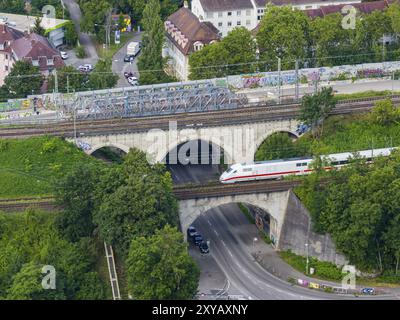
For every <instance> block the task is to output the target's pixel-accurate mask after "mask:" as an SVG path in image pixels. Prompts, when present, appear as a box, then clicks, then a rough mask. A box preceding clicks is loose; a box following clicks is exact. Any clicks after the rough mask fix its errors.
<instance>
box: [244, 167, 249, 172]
mask: <svg viewBox="0 0 400 320" xmlns="http://www.w3.org/2000/svg"><path fill="white" fill-rule="evenodd" d="M250 171H251V168H245V169H243V172H250Z"/></svg>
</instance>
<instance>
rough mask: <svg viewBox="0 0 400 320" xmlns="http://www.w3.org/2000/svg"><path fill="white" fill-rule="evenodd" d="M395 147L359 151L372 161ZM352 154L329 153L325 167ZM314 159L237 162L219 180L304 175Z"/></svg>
mask: <svg viewBox="0 0 400 320" xmlns="http://www.w3.org/2000/svg"><path fill="white" fill-rule="evenodd" d="M394 149H397V148H383V149H374V150H363V151H358V152H357V153H358V154H359V156H360V157H362V158H366V159H367V161H372V159H373V158H375V157H379V156H388V155H390V153H391V152H392V150H394ZM352 155H353V154H352V153H350V152H345V153H335V154H330V155H327V156H326V157H327V159H328V161H329V162H330V164H329V165H328V166H326V167H324V169H325V170H330V169H332V168H333V167H342V166H344V165H346V164H347V163H348V161H349V158H350V157H351V156H352ZM313 160H314V159H313V158H309V157H304V158H292V159H284V160H271V161H261V162H253V163H237V164H233V165H232V166H231V167H230V168H229V169H228V170H227V171H225V172H224V173H223V174H222V175H221V177H220V178H219V181H220V182H222V183H235V182H239V181H251V180H262V179H277V178H281V177H283V176H288V175H304V174H308V173H311V172H312V171H313V169H311V168H310V164H311V162H312V161H313Z"/></svg>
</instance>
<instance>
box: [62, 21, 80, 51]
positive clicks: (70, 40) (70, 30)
mask: <svg viewBox="0 0 400 320" xmlns="http://www.w3.org/2000/svg"><path fill="white" fill-rule="evenodd" d="M64 28H65V33H64V36H65V44H66V45H68V46H70V47H75V46H76V44H77V43H78V33H77V32H76V29H75V25H74V24H73V22H71V21H69V22H68V23H66V24H65V26H64Z"/></svg>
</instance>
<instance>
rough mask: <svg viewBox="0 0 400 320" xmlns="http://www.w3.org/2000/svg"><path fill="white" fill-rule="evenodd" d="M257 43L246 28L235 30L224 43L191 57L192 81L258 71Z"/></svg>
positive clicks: (197, 52)
mask: <svg viewBox="0 0 400 320" xmlns="http://www.w3.org/2000/svg"><path fill="white" fill-rule="evenodd" d="M256 50H257V47H256V43H255V41H254V39H253V37H252V35H251V33H250V31H248V30H247V29H246V28H244V27H240V28H234V29H233V30H232V31H230V32H229V33H228V35H227V36H226V37H225V38H224V39H222V41H220V42H217V43H213V44H210V45H206V46H205V47H204V48H203V49H201V50H199V51H196V52H193V53H192V54H191V55H190V56H189V65H190V76H189V77H190V79H193V80H196V79H206V78H216V77H224V76H227V75H234V74H241V73H250V72H254V71H255V70H256V69H257V64H256V63H255V62H256Z"/></svg>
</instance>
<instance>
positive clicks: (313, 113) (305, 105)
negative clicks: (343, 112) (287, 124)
mask: <svg viewBox="0 0 400 320" xmlns="http://www.w3.org/2000/svg"><path fill="white" fill-rule="evenodd" d="M335 104H336V103H335V100H334V97H333V93H332V88H331V87H329V88H322V90H321V91H319V92H318V93H316V94H314V95H305V96H303V98H302V101H301V106H300V117H299V119H300V120H301V121H304V123H306V124H307V125H309V126H311V128H312V130H313V133H314V135H316V129H317V127H318V126H319V125H321V130H320V131H319V134H322V123H323V121H324V119H325V118H326V117H327V116H328V114H329V113H330V112H331V111H332V110H333V109H334V108H335Z"/></svg>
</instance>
